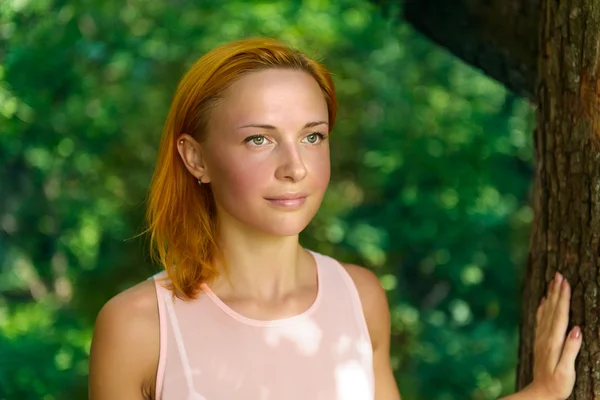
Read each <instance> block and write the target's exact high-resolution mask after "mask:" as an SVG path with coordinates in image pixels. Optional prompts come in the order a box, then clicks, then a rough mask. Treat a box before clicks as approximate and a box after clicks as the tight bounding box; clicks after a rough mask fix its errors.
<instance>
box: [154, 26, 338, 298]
mask: <svg viewBox="0 0 600 400" xmlns="http://www.w3.org/2000/svg"><path fill="white" fill-rule="evenodd" d="M269 68H286V69H295V70H299V71H304V72H306V73H308V74H310V75H311V76H312V77H313V78H314V79H315V80H316V81H317V83H318V84H319V86H320V88H321V90H322V91H323V96H324V97H325V101H326V102H327V107H328V113H329V131H331V130H332V128H333V125H334V123H335V117H336V112H337V100H336V94H335V89H334V84H333V79H332V78H331V75H330V74H329V71H328V70H327V69H326V68H325V67H324V66H323V65H322V64H320V63H319V62H317V61H315V60H313V59H311V58H309V57H307V56H306V55H304V54H302V53H300V52H299V51H297V50H294V49H291V48H289V47H288V46H285V45H284V44H282V43H280V42H278V41H276V40H273V39H266V38H254V39H246V40H240V41H236V42H232V43H228V44H225V45H223V46H220V47H217V48H215V49H213V50H211V51H210V52H208V53H206V54H205V55H204V56H202V57H201V58H200V59H199V60H198V61H197V62H196V63H195V64H194V65H193V66H192V67H191V68H190V70H189V71H188V72H187V73H186V74H185V75H184V76H183V78H182V80H181V81H180V83H179V86H178V87H177V91H176V93H175V96H174V98H173V101H172V103H171V108H170V110H169V114H168V116H167V120H166V122H165V125H164V128H163V133H162V138H161V141H160V148H159V151H158V158H157V163H156V168H155V170H154V175H153V176H152V181H151V184H150V191H149V194H148V208H147V211H146V220H147V224H148V229H147V232H150V245H151V255H152V257H153V258H154V259H155V260H156V261H158V262H159V263H160V264H161V265H162V266H163V268H164V269H165V270H166V271H167V275H168V277H169V279H170V281H171V282H172V286H171V289H172V290H173V291H174V292H175V293H176V294H177V295H178V296H179V297H181V298H184V299H192V298H195V297H196V295H197V293H198V288H199V284H200V283H202V282H207V281H211V280H212V279H214V278H215V277H217V275H218V271H217V268H216V266H215V265H214V259H215V255H216V254H217V253H218V252H219V251H220V249H219V246H218V243H217V238H216V232H215V216H216V211H215V204H214V199H213V196H212V192H211V189H210V184H203V185H198V183H197V181H196V179H195V177H194V176H192V175H191V174H190V172H189V171H188V170H187V169H186V168H185V166H184V164H183V161H182V160H181V157H180V155H179V153H178V151H177V139H178V137H179V136H180V135H181V134H182V133H188V134H190V135H192V136H193V137H194V138H195V139H196V140H197V141H198V142H202V141H203V139H204V138H205V137H206V133H207V132H206V127H207V121H208V119H209V118H210V111H211V108H212V107H214V106H215V104H216V102H217V101H218V100H219V99H220V97H221V94H222V93H223V91H224V90H225V89H227V88H228V87H229V86H230V85H231V84H232V83H233V82H235V81H236V80H237V79H239V78H240V77H241V76H243V75H245V74H247V73H249V72H254V71H259V70H264V69H269Z"/></svg>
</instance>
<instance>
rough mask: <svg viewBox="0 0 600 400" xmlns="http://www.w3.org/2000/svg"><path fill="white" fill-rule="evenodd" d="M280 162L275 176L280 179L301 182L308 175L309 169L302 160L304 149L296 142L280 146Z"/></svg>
mask: <svg viewBox="0 0 600 400" xmlns="http://www.w3.org/2000/svg"><path fill="white" fill-rule="evenodd" d="M279 150H280V160H281V162H280V164H279V166H278V168H277V170H276V171H275V177H276V178H277V179H280V180H287V181H291V182H299V181H301V180H302V179H304V178H305V177H306V174H307V173H308V170H307V169H306V165H304V161H303V160H302V153H301V151H302V149H301V148H299V146H298V145H296V144H294V143H288V144H285V145H282V146H280V148H279Z"/></svg>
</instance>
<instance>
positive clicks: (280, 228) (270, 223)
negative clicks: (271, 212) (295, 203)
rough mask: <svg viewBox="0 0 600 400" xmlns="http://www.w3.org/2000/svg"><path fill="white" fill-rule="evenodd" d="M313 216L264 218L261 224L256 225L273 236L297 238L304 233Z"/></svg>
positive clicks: (256, 227)
mask: <svg viewBox="0 0 600 400" xmlns="http://www.w3.org/2000/svg"><path fill="white" fill-rule="evenodd" d="M311 219H312V216H306V215H284V216H275V217H273V216H272V217H271V218H264V219H262V220H261V221H260V223H259V224H256V225H254V224H253V225H254V227H255V229H258V230H260V231H262V232H264V233H266V234H268V235H271V236H295V235H298V234H299V233H300V232H302V231H303V230H304V229H305V228H306V226H307V225H308V224H309V223H310V221H311Z"/></svg>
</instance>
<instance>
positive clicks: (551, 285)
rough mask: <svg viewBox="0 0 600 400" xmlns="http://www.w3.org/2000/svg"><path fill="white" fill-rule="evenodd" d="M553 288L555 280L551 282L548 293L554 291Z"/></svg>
mask: <svg viewBox="0 0 600 400" xmlns="http://www.w3.org/2000/svg"><path fill="white" fill-rule="evenodd" d="M553 287H554V280H552V281H550V284H549V285H548V291H550V290H552V288H553Z"/></svg>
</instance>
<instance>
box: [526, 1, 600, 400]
mask: <svg viewBox="0 0 600 400" xmlns="http://www.w3.org/2000/svg"><path fill="white" fill-rule="evenodd" d="M541 3H542V7H541V20H540V35H539V49H540V52H539V57H538V71H539V79H538V86H537V101H538V111H537V112H538V115H537V128H536V132H535V134H534V140H535V151H536V181H535V194H534V196H535V198H534V202H535V205H534V208H535V218H534V223H533V227H532V229H533V231H532V237H531V244H530V246H531V247H530V251H529V263H528V266H527V274H526V279H525V286H524V288H525V290H524V297H523V320H522V325H521V342H520V348H519V360H520V364H519V367H518V376H517V386H518V388H522V387H524V386H525V385H527V384H528V383H529V382H530V381H531V380H532V366H533V339H534V329H535V314H536V309H537V307H538V304H539V302H540V299H541V297H542V296H543V295H544V294H545V291H546V287H547V283H548V282H549V281H550V279H551V278H552V277H553V275H554V273H555V272H556V271H560V272H561V273H562V274H563V275H564V276H565V277H566V278H567V279H568V280H569V282H570V283H571V285H572V288H573V296H572V302H571V316H570V327H572V326H573V325H580V326H581V327H582V332H583V346H582V348H581V352H580V355H579V357H578V360H577V366H576V369H577V382H576V386H575V389H574V391H573V395H572V396H571V399H586V400H589V399H595V400H598V399H600V351H599V341H598V335H597V332H598V288H599V283H600V276H599V274H598V266H599V265H600V259H599V251H600V146H599V144H600V107H599V104H600V101H599V100H600V97H599V92H600V81H599V78H600V64H599V61H600V60H599V43H600V2H598V1H597V0H570V1H566V0H543V1H542V2H541Z"/></svg>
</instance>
